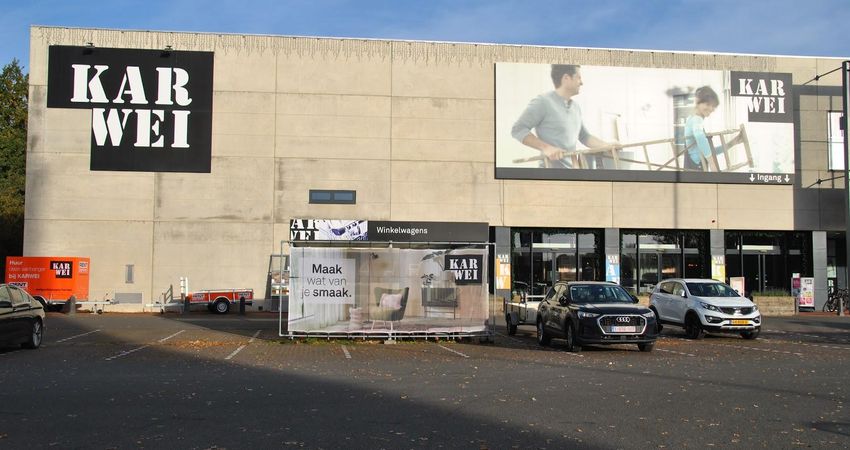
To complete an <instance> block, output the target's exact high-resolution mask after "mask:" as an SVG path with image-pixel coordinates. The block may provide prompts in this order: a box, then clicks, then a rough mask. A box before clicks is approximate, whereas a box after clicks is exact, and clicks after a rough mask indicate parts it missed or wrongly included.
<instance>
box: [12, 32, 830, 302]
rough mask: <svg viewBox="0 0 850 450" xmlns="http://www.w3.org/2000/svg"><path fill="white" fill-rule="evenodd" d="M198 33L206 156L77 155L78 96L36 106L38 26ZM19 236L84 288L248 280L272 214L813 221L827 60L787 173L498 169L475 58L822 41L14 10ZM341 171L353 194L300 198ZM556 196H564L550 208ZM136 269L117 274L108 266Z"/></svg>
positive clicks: (261, 269) (658, 223)
mask: <svg viewBox="0 0 850 450" xmlns="http://www.w3.org/2000/svg"><path fill="white" fill-rule="evenodd" d="M86 42H92V43H94V45H95V46H98V47H117V48H145V49H161V48H164V47H165V46H166V45H171V46H172V47H173V48H174V49H176V50H196V51H213V52H215V60H214V67H215V69H214V70H215V72H214V86H213V91H214V92H213V102H214V104H213V110H214V116H213V131H212V132H213V150H212V152H213V154H212V173H209V174H186V173H156V174H155V173H130V172H90V171H89V170H88V165H89V139H90V138H89V133H90V123H89V120H90V118H89V114H88V112H87V111H83V110H61V109H47V108H46V84H47V83H46V80H47V51H48V47H49V46H50V45H84V44H85V43H86ZM30 62H31V66H32V67H31V72H30V83H31V86H30V99H31V102H30V122H29V126H30V129H29V143H28V148H29V151H28V157H27V204H26V228H25V243H24V248H25V254H27V255H54V254H60V253H61V254H64V255H79V256H89V257H91V264H92V278H91V280H92V282H91V283H92V285H91V293H92V297H95V298H99V297H101V296H102V295H103V294H104V293H106V292H142V293H143V294H144V297H145V299H146V301H147V300H148V299H151V298H155V297H157V296H158V295H159V294H160V293H161V292H163V291H165V290H166V289H167V288H168V286H169V285H170V284H174V285H175V286H176V285H177V284H178V278H179V277H181V276H187V277H189V279H190V287H191V288H193V289H202V288H220V287H252V288H254V289H255V291H256V292H257V294H258V296H262V295H263V293H264V290H265V283H266V273H267V269H268V261H269V255H270V254H272V253H275V252H277V251H279V249H280V247H279V246H280V241H281V240H286V239H288V236H289V231H288V222H289V219H291V218H365V219H372V220H398V221H404V220H415V221H479V222H488V223H489V224H491V225H493V226H539V227H593V228H693V229H728V230H731V229H746V230H792V229H812V230H831V229H841V228H842V227H843V209H840V210H839V208H843V207H842V203H841V202H840V200H839V201H838V202H837V203H836V199H837V198H838V199H840V194H841V191H840V190H839V189H834V188H835V187H840V183H838V184H832V183H826V184H821V185H817V186H814V187H812V188H810V189H809V188H806V187H807V186H808V185H809V184H811V183H812V182H813V181H816V180H817V179H818V178H829V177H830V176H832V174H831V173H830V172H828V171H827V170H826V128H825V124H826V111H827V110H829V109H835V108H836V107H838V106H840V90H839V96H838V97H836V94H835V90H836V88H835V87H836V86H840V79H839V78H838V74H833V75H830V76H828V77H825V78H822V79H820V80H819V81H817V82H815V85H813V86H814V87H813V88H812V87H807V88H806V89H804V90H803V91H802V92H803V94H801V95H800V97H799V101H798V102H797V108H798V109H799V118H800V119H799V131H798V133H797V136H798V137H799V139H798V140H799V142H798V143H797V147H798V150H797V151H798V155H797V158H796V160H797V165H798V168H799V172H798V173H799V178H800V179H801V182H800V183H798V185H797V186H744V185H713V184H665V183H625V182H586V181H584V182H570V181H523V180H497V179H495V177H494V135H495V130H494V127H495V120H494V115H495V113H494V96H495V95H494V91H495V88H494V86H495V79H494V74H495V71H494V63H495V62H537V63H556V62H573V63H579V64H595V65H623V66H641V67H675V68H688V69H731V70H753V71H770V72H792V73H793V75H794V81H795V84H798V83H802V82H804V81H807V80H810V79H811V78H813V77H814V76H815V75H817V74H819V73H824V72H826V71H828V70H830V69H831V68H833V67H834V66H838V65H840V60H838V59H817V58H777V57H766V56H740V55H706V54H684V53H666V52H639V51H614V50H591V49H576V48H544V47H525V46H498V45H474V44H445V43H427V42H397V41H366V40H356V39H348V40H341V39H312V38H291V37H269V36H236V35H216V34H198V33H163V32H130V31H118V30H90V29H68V28H54V27H33V28H32V30H31V54H30ZM309 189H353V190H356V191H357V204H356V205H311V204H309V203H308V191H309ZM565 206H569V208H570V211H571V212H570V213H569V214H567V213H565V211H564V207H565ZM126 264H134V265H135V270H136V279H135V282H134V283H133V284H125V283H124V267H125V265H126Z"/></svg>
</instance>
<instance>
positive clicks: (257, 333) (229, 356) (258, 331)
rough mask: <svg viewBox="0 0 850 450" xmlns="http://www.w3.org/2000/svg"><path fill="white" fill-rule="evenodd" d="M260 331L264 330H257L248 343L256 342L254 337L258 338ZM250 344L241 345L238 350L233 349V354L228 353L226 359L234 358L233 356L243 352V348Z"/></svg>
mask: <svg viewBox="0 0 850 450" xmlns="http://www.w3.org/2000/svg"><path fill="white" fill-rule="evenodd" d="M260 331H262V330H257V332H256V333H254V335H253V336H251V339H248V344H250V343H252V342H254V339H256V338H257V336H259V335H260ZM248 344H244V345H240V346H239V348H237V349H236V350H233V353H231V354H229V355H227V357H225V358H224V359H225V360H228V359H232V358H233V357H234V356H236V355H237V354H238V353H239V352H241V351H242V349H244V348H245V347H247V346H248Z"/></svg>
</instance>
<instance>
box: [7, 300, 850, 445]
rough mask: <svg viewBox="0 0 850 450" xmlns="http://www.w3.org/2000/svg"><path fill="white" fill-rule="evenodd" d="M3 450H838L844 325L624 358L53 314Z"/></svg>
mask: <svg viewBox="0 0 850 450" xmlns="http://www.w3.org/2000/svg"><path fill="white" fill-rule="evenodd" d="M46 325H47V328H46V334H45V342H44V345H43V347H42V348H41V349H39V350H36V351H31V350H29V351H28V350H17V349H11V348H7V349H3V350H0V383H2V388H0V448H24V447H33V448H245V447H256V448H270V447H276V448H290V447H291V448H393V449H395V448H475V449H482V448H487V449H491V448H492V449H497V448H599V449H608V448H611V449H613V448H650V447H654V448H683V447H695V448H711V447H717V448H729V447H731V448H752V447H758V448H808V447H814V448H821V447H829V448H840V447H843V448H847V447H850V415H848V412H847V410H846V409H845V403H846V402H847V399H848V387H850V377H848V367H850V364H848V361H849V360H850V318H839V317H832V316H830V317H827V316H811V317H792V318H781V319H780V318H767V319H766V320H765V325H764V329H763V331H762V334H761V336H760V337H759V338H758V339H756V340H754V341H745V340H743V339H740V338H737V337H734V336H712V335H709V336H708V337H706V338H705V339H703V340H700V341H690V340H686V339H684V333H683V332H682V331H681V330H676V329H673V328H670V327H667V328H665V330H664V332H663V335H662V339H660V340H659V342H658V344H657V346H656V348H655V351H653V352H651V353H641V352H639V351H638V350H637V347H636V346H612V347H587V348H586V349H585V350H584V351H583V352H581V353H578V354H575V353H568V352H566V351H564V343H563V342H561V341H555V343H554V346H552V347H549V348H541V347H539V346H537V344H536V342H535V340H534V329H533V328H532V327H522V326H521V327H520V328H519V332H518V334H517V335H516V336H507V335H506V333H505V328H504V326H503V324H501V325H502V326H497V335H496V339H495V343H493V344H480V343H478V342H477V341H471V342H454V341H437V342H435V341H433V340H432V341H428V342H423V341H415V342H409V341H401V342H398V343H396V344H392V345H390V344H385V343H383V342H382V341H347V340H325V339H309V340H297V341H292V340H289V339H282V338H280V337H279V336H278V320H277V315H274V314H251V315H247V316H236V315H228V316H215V315H210V314H206V313H197V314H188V315H179V314H174V315H170V314H167V315H130V314H103V315H91V314H77V315H75V316H64V315H61V314H53V313H51V314H49V316H48V318H47V324H46Z"/></svg>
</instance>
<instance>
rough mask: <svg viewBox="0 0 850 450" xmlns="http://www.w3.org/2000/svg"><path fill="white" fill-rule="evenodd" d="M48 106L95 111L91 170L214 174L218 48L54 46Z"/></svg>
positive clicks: (51, 54) (48, 83) (51, 48)
mask: <svg viewBox="0 0 850 450" xmlns="http://www.w3.org/2000/svg"><path fill="white" fill-rule="evenodd" d="M48 65H49V66H48V67H49V68H48V75H47V107H48V108H77V109H89V110H91V166H90V168H91V170H119V171H140V172H202V173H209V172H210V165H211V155H212V86H213V53H211V52H187V51H172V50H138V49H117V48H97V47H72V46H51V47H50V50H49V62H48Z"/></svg>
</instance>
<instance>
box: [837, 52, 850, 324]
mask: <svg viewBox="0 0 850 450" xmlns="http://www.w3.org/2000/svg"><path fill="white" fill-rule="evenodd" d="M841 86H842V88H843V89H842V92H841V93H842V97H843V100H844V101H843V102H842V109H843V111H842V116H841V129H842V130H843V131H844V210H845V212H844V241H845V242H846V246H847V252H846V253H845V255H846V256H845V259H846V261H845V263H844V265H845V273H846V277H845V280H846V281H845V282H846V283H848V287H850V144H848V134H850V133H848V130H847V123H848V120H847V115H848V111H850V61H844V62H843V63H841ZM838 315H839V316H843V315H844V298H843V296H839V297H838Z"/></svg>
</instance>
